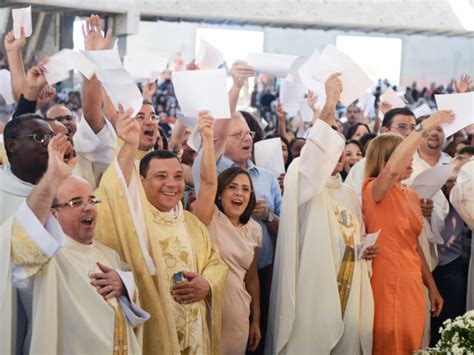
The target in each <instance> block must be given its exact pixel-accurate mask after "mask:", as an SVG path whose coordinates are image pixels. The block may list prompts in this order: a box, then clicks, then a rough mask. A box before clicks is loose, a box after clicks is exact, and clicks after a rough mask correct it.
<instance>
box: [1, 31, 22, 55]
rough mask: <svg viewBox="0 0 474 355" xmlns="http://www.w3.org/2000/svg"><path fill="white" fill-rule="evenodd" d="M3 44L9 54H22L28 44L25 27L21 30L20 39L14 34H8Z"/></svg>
mask: <svg viewBox="0 0 474 355" xmlns="http://www.w3.org/2000/svg"><path fill="white" fill-rule="evenodd" d="M3 44H4V46H5V50H6V51H7V52H21V51H22V49H23V47H25V44H26V37H25V31H23V27H22V28H21V36H20V38H15V36H14V35H13V32H8V33H7V34H6V35H5V40H4V41H3Z"/></svg>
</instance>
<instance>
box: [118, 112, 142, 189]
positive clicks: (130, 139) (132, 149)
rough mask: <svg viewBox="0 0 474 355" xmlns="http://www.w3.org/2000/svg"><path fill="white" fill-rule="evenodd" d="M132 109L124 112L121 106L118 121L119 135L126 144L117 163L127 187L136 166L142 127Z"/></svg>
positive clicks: (119, 154)
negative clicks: (133, 115)
mask: <svg viewBox="0 0 474 355" xmlns="http://www.w3.org/2000/svg"><path fill="white" fill-rule="evenodd" d="M132 111H133V109H132V108H129V109H127V111H125V112H124V110H123V106H122V105H119V112H118V119H117V125H116V130H117V135H118V136H119V137H120V138H121V139H122V140H123V142H124V144H123V146H122V148H121V149H120V151H119V153H118V155H117V161H118V164H119V166H120V170H122V174H123V176H124V178H125V182H126V183H127V186H128V185H129V184H130V179H131V178H132V174H133V168H134V164H135V155H136V153H137V151H138V143H139V141H140V126H139V124H138V122H137V120H136V119H135V118H134V117H132Z"/></svg>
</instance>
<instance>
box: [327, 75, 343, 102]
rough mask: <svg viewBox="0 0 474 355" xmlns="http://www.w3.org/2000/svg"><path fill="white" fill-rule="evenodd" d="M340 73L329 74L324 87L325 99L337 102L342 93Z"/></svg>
mask: <svg viewBox="0 0 474 355" xmlns="http://www.w3.org/2000/svg"><path fill="white" fill-rule="evenodd" d="M340 76H341V73H334V74H331V75H330V76H329V77H328V78H327V80H326V82H325V83H324V88H325V90H326V101H330V102H333V103H337V102H338V101H339V97H340V96H341V93H342V81H341V79H340Z"/></svg>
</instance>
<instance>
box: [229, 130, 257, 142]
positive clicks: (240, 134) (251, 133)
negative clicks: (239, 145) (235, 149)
mask: <svg viewBox="0 0 474 355" xmlns="http://www.w3.org/2000/svg"><path fill="white" fill-rule="evenodd" d="M247 136H250V137H252V139H253V138H255V132H254V131H247V132H244V131H240V132H237V133H234V134H229V137H235V138H237V139H239V140H244V139H245V138H247Z"/></svg>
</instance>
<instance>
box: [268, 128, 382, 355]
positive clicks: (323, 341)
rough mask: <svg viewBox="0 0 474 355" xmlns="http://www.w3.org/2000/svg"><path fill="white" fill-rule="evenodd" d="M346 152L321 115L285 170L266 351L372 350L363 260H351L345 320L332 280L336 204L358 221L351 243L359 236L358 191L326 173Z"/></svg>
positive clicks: (337, 247)
mask: <svg viewBox="0 0 474 355" xmlns="http://www.w3.org/2000/svg"><path fill="white" fill-rule="evenodd" d="M343 149H344V140H343V139H342V138H341V137H340V136H339V134H338V133H336V132H335V131H334V130H332V129H331V128H330V127H329V126H328V125H327V124H326V123H324V122H323V121H320V120H318V121H316V123H315V125H314V126H313V128H312V129H311V132H310V135H309V137H308V140H307V142H306V145H305V147H304V148H303V150H302V152H301V158H297V159H295V160H294V161H293V163H292V164H291V166H290V168H289V169H288V173H287V175H286V178H285V195H284V197H283V205H282V214H281V219H280V227H279V233H278V239H277V240H278V243H277V248H276V254H275V264H274V273H273V275H274V277H273V284H272V291H271V297H270V310H269V321H268V326H269V328H268V331H267V339H266V346H265V352H266V354H317V355H320V354H359V353H364V354H370V353H371V352H372V326H373V314H374V303H373V296H372V290H371V286H370V281H369V274H368V270H367V264H366V261H365V260H356V261H355V262H354V269H353V270H354V271H353V277H352V283H351V285H350V294H349V298H348V301H347V306H346V308H345V313H344V317H343V316H342V310H341V301H340V296H339V290H338V284H337V278H338V272H339V269H340V267H341V262H342V259H343V255H344V251H345V248H346V244H345V241H344V239H343V236H342V232H341V231H340V225H339V223H338V220H337V217H336V213H335V212H336V211H335V207H341V206H342V207H343V208H345V209H346V212H348V213H349V215H350V216H351V219H352V220H354V222H355V228H354V234H353V236H354V240H353V244H358V243H360V237H361V234H362V233H364V232H363V231H364V227H363V220H362V213H361V208H360V205H359V204H358V201H357V197H356V195H355V193H354V192H353V190H352V189H351V188H350V187H348V186H345V185H344V184H342V183H341V182H340V180H338V178H335V177H331V173H332V171H333V169H334V167H335V166H336V164H337V161H338V160H339V158H340V156H341V153H342V151H343ZM296 197H298V198H296Z"/></svg>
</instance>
